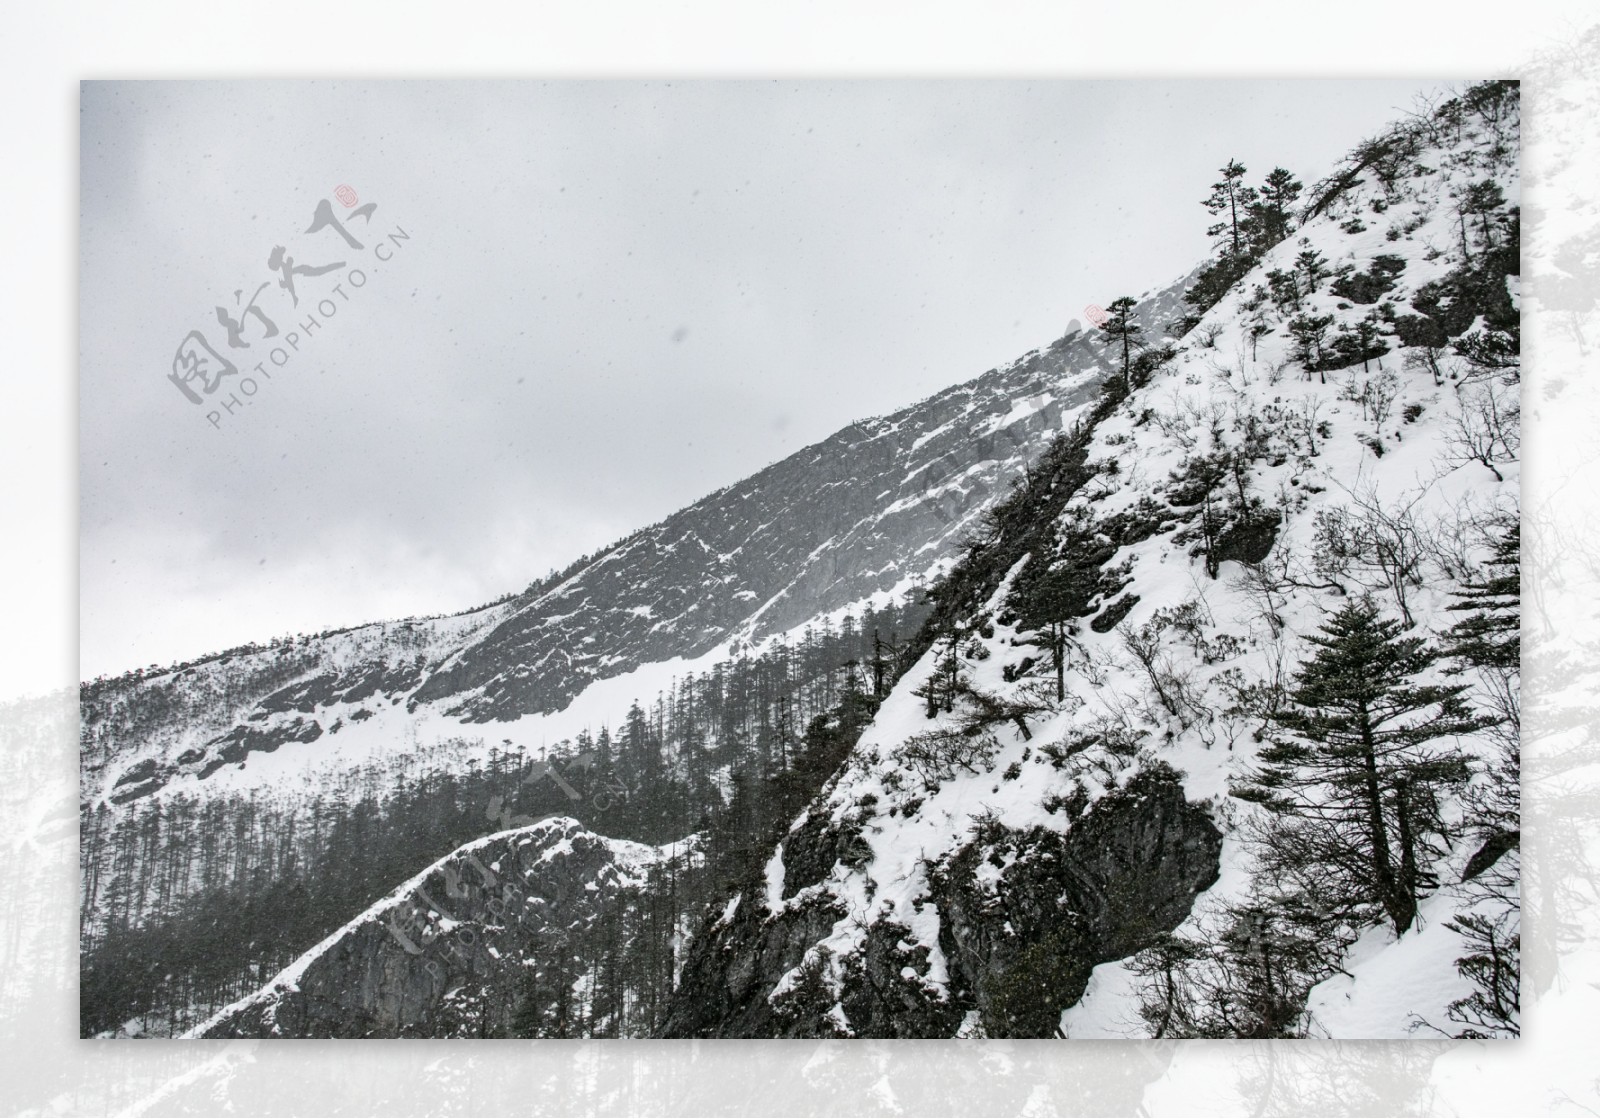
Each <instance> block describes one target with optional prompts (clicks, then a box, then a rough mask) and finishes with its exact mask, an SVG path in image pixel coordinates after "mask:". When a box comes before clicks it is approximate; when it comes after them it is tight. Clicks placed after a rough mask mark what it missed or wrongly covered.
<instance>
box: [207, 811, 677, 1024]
mask: <svg viewBox="0 0 1600 1119" xmlns="http://www.w3.org/2000/svg"><path fill="white" fill-rule="evenodd" d="M654 857H655V852H654V850H653V849H652V848H647V847H643V846H641V845H639V844H631V843H621V842H618V841H616V840H610V839H605V838H603V837H601V836H598V835H595V834H594V833H593V832H590V831H588V830H587V829H585V828H584V827H583V826H582V825H581V824H579V823H578V822H577V821H576V820H572V819H568V818H564V817H563V818H555V819H549V820H544V821H541V822H540V823H537V824H534V825H532V826H530V827H526V828H521V829H518V830H517V831H512V832H503V833H501V834H499V835H495V836H491V837H489V838H487V839H484V840H479V841H476V842H474V843H472V844H469V845H467V846H466V847H464V848H462V849H460V850H458V851H456V852H455V853H454V854H452V855H451V856H450V857H449V858H447V859H444V860H442V861H441V862H439V863H437V864H435V865H434V866H433V867H431V868H429V869H428V870H427V871H426V872H424V873H423V874H422V875H420V876H419V877H418V878H416V879H414V880H413V881H412V882H410V883H408V884H407V885H406V886H405V887H403V888H402V889H400V890H398V891H396V893H395V894H393V895H391V896H390V897H389V898H388V899H386V900H385V901H383V902H380V903H378V904H377V905H375V906H373V907H372V908H371V909H369V910H368V911H367V912H366V913H365V914H363V915H362V916H361V917H359V918H358V919H357V920H355V921H354V922H352V923H351V924H350V925H348V926H346V927H345V928H344V929H342V930H340V932H338V933H336V934H334V935H333V936H332V937H330V938H329V939H328V940H327V941H324V942H323V943H322V944H321V945H319V946H317V947H316V948H314V949H312V951H311V952H310V953H308V954H307V955H306V956H303V957H301V959H300V960H299V961H297V962H296V963H295V964H294V965H293V966H292V967H291V968H290V969H288V970H287V971H286V972H285V973H284V974H283V975H280V976H279V977H278V978H276V979H274V980H273V981H272V982H271V983H269V984H268V985H267V986H266V987H264V988H262V989H261V990H260V991H258V992H257V993H256V994H254V995H251V996H249V997H248V998H246V999H244V1000H242V1001H240V1002H238V1003H235V1004H234V1005H233V1006H231V1007H228V1008H227V1009H225V1010H223V1011H222V1012H220V1013H219V1014H218V1015H216V1016H214V1017H213V1018H212V1020H211V1021H209V1022H207V1023H205V1024H203V1025H201V1026H200V1027H198V1028H197V1029H196V1030H195V1032H194V1036H199V1037H208V1038H222V1037H499V1036H505V1035H506V1033H507V1032H508V1030H510V1028H511V1026H512V1023H513V1020H514V1018H515V1016H516V1014H517V1012H518V1011H519V1009H522V1010H524V1011H525V1010H526V1008H525V1007H524V1006H523V999H524V994H523V992H524V990H525V983H524V982H523V979H524V976H525V975H526V974H528V973H529V971H530V970H532V971H535V972H536V971H538V970H539V969H540V968H544V967H550V966H552V960H553V959H554V956H553V953H555V952H557V951H559V950H560V946H562V945H565V944H570V943H573V942H577V941H581V940H583V939H584V938H585V936H586V935H587V934H588V933H589V932H590V930H591V929H592V928H593V927H594V926H595V924H596V923H597V922H598V921H599V920H601V919H602V918H603V916H604V915H605V914H606V912H607V911H608V910H610V911H613V912H614V911H615V909H616V907H617V905H618V904H619V903H620V904H625V903H626V901H627V898H628V897H629V896H631V895H634V894H636V893H637V891H638V890H639V889H640V887H641V884H642V872H643V871H644V869H645V868H646V867H647V866H648V865H649V863H650V862H651V861H653V859H654Z"/></svg>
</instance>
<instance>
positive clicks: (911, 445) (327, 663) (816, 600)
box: [82, 282, 1183, 801]
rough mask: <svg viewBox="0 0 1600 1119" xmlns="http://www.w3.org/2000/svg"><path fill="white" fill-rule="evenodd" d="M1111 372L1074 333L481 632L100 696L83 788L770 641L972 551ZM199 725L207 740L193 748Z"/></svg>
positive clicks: (281, 658) (468, 715)
mask: <svg viewBox="0 0 1600 1119" xmlns="http://www.w3.org/2000/svg"><path fill="white" fill-rule="evenodd" d="M1182 288H1183V285H1182V283H1181V282H1180V283H1179V284H1174V285H1172V286H1171V287H1169V288H1166V289H1163V290H1162V291H1160V292H1157V293H1156V294H1154V295H1152V296H1151V297H1150V298H1149V299H1147V300H1146V301H1145V302H1144V303H1143V304H1142V305H1141V310H1140V311H1139V315H1140V318H1141V321H1143V322H1147V323H1152V324H1158V323H1166V322H1169V321H1171V320H1172V319H1174V318H1175V317H1176V316H1177V315H1178V314H1179V313H1180V312H1181V310H1182V307H1183V305H1182ZM1103 365H1105V366H1109V362H1107V361H1106V360H1105V359H1104V353H1103V343H1102V340H1101V339H1100V336H1099V334H1098V332H1094V331H1091V332H1089V333H1088V334H1082V333H1079V334H1073V335H1069V336H1067V337H1066V338H1063V339H1061V340H1060V341H1058V342H1056V343H1055V344H1053V345H1051V346H1050V347H1048V348H1047V349H1044V350H1041V351H1036V352H1034V353H1031V354H1028V355H1026V356H1024V357H1023V358H1021V359H1020V360H1018V361H1015V362H1013V363H1011V364H1010V365H1007V366H1004V367H1002V368H999V369H994V370H990V371H989V372H988V373H985V374H984V375H983V376H981V377H978V378H977V379H975V380H973V381H969V382H967V383H966V384H963V385H958V386H956V387H954V388H951V389H948V390H946V391H944V392H941V393H938V394H936V395H934V396H932V397H929V398H928V399H927V400H924V401H921V402H919V403H917V404H914V405H911V406H910V407H908V408H905V409H902V410H901V411H899V412H896V413H894V414H893V415H890V416H887V417H883V418H879V419H873V420H866V421H863V422H860V423H855V424H851V425H850V426H848V427H846V428H844V429H843V430H841V431H839V432H837V433H836V434H834V435H833V436H831V437H830V438H828V439H826V440H824V441H823V442H821V443H817V444H815V445H813V446H810V447H807V448H805V449H804V450H801V451H798V452H796V453H795V454H793V455H790V456H789V457H788V458H786V459H784V460H782V461H781V462H778V463H775V464H773V465H772V466H769V467H767V468H766V469H765V470H762V471H760V472H759V473H757V474H754V475H752V476H751V477H749V478H747V479H745V480H744V481H742V482H739V483H737V484H735V485H732V486H729V487H727V488H725V489H722V490H719V491H718V492H716V493H713V494H711V495H710V496H709V497H706V498H705V499H703V500H701V501H699V502H696V503H695V504H694V505H691V506H689V507H688V508H686V509H683V510H681V511H680V512H678V513H675V514H673V515H672V516H670V517H668V518H666V519H665V520H663V521H661V522H660V523H658V524H655V525H652V526H650V527H648V528H645V529H643V530H641V531H639V532H637V533H635V534H634V535H632V536H631V537H629V538H627V539H626V540H623V541H621V542H620V543H618V544H617V545H615V546H614V547H612V548H610V549H608V550H606V551H604V552H602V553H600V554H598V555H596V556H594V557H593V558H591V559H589V560H588V561H586V562H585V563H584V564H583V565H582V566H580V567H579V568H578V569H577V570H575V571H573V572H572V573H571V574H570V575H569V576H568V577H567V578H566V579H565V580H564V581H563V582H561V583H560V584H558V585H556V586H553V587H544V586H538V587H534V588H531V589H530V590H529V591H528V592H526V593H524V594H523V595H522V596H520V597H519V598H517V599H513V600H511V601H510V602H508V603H506V604H504V605H502V606H499V607H495V608H492V609H489V610H484V611H480V612H474V614H475V615H477V616H479V617H481V619H482V621H481V622H478V623H475V622H473V621H472V619H471V618H469V616H467V615H462V616H458V617H455V618H446V619H439V620H432V621H416V622H399V623H385V624H383V625H378V626H367V627H361V628H359V629H356V630H351V631H345V632H342V633H337V634H332V635H328V636H326V637H322V638H315V639H311V640H309V641H303V642H298V643H295V644H294V645H293V646H292V647H272V648H268V649H261V650H254V651H245V652H238V653H235V654H232V655H228V656H222V657H218V658H212V659H211V660H208V661H205V662H201V663H199V664H197V665H194V666H190V667H187V668H184V669H181V670H176V671H172V672H167V673H160V672H157V673H152V674H148V675H146V676H145V677H143V678H142V679H134V680H129V681H118V682H105V683H96V684H92V685H89V686H86V688H85V690H84V693H83V695H84V698H83V701H82V708H83V728H84V729H83V745H84V750H83V776H84V782H85V786H86V787H85V789H84V795H85V797H87V798H89V799H91V800H92V799H95V798H96V797H99V796H106V795H109V793H110V791H111V789H112V788H113V786H114V785H115V783H116V782H118V781H121V780H122V779H123V778H124V777H126V776H127V775H128V774H129V773H130V772H131V771H132V767H133V766H135V765H138V764H142V763H143V762H144V761H145V760H146V759H147V758H149V757H151V756H153V755H155V754H157V753H160V752H161V751H162V749H163V745H162V744H163V743H166V742H173V741H178V740H179V739H180V738H184V737H187V738H188V739H189V740H190V741H191V742H194V741H195V740H197V739H198V741H200V742H203V743H206V744H207V745H208V749H207V751H206V754H205V756H204V757H201V758H198V759H191V761H190V762H189V763H184V765H179V764H178V763H177V762H176V759H175V758H170V757H165V756H163V757H162V758H161V760H160V764H159V766H158V770H157V771H156V772H153V773H151V774H147V775H145V776H143V777H140V778H137V779H130V780H128V781H127V783H126V784H123V785H122V786H121V787H120V788H118V789H117V797H118V798H119V799H121V800H124V801H125V800H129V799H135V798H137V797H139V796H143V795H147V794H148V793H150V792H153V791H155V790H156V789H159V788H161V787H162V786H163V785H164V784H165V783H166V782H167V781H168V780H170V779H171V777H172V775H174V774H175V773H178V772H198V773H205V774H209V773H211V772H214V771H215V769H217V768H219V767H220V765H225V764H230V763H237V762H238V761H240V760H242V758H243V756H244V755H246V754H248V753H250V752H252V751H255V750H269V749H272V748H275V746H277V745H281V744H282V743H283V742H285V741H291V740H293V741H310V739H309V738H306V737H303V736H304V735H306V734H309V733H310V732H309V730H308V729H307V727H308V726H311V725H315V726H318V727H320V731H319V733H323V732H331V731H332V730H333V729H334V724H335V722H336V720H337V719H338V718H340V717H349V718H360V717H363V716H362V712H351V711H350V708H351V706H352V705H355V704H365V705H366V706H367V707H369V708H370V707H374V706H376V705H379V704H394V703H400V702H405V703H407V704H408V705H409V706H410V707H411V708H413V709H414V708H416V707H418V706H420V705H423V704H428V705H433V706H434V707H435V708H436V709H439V710H443V711H446V712H449V713H452V714H454V715H456V716H457V717H458V718H461V719H463V720H465V721H467V722H484V721H489V720H497V719H514V718H516V717H518V716H520V715H523V714H528V713H534V712H548V711H557V710H560V709H561V708H563V707H565V706H566V705H567V704H568V703H569V702H570V701H571V700H572V698H573V697H574V696H576V695H577V694H578V693H579V692H581V691H582V690H583V689H584V688H585V687H587V686H588V685H589V684H590V683H592V682H594V681H596V680H599V679H604V678H607V677H611V676H617V675H620V674H622V673H625V672H629V671H631V670H633V669H634V668H637V667H638V666H639V665H641V664H646V663H650V662H656V661H662V660H668V659H670V658H673V657H679V656H683V657H692V656H695V655H698V654H701V653H704V652H706V651H708V650H710V649H712V648H715V647H716V646H717V645H718V644H720V643H722V642H724V641H726V640H728V639H729V638H730V637H734V636H738V635H745V636H747V637H750V638H760V637H763V636H766V635H768V634H771V633H774V632H778V631H781V630H784V629H787V628H789V627H792V626H794V625H798V624H800V623H803V622H805V621H806V620H808V619H810V618H813V617H816V616H817V615H818V614H820V613H823V612H826V611H830V610H834V609H838V608H839V607H842V606H845V605H848V604H849V603H852V602H856V601H859V600H860V599H862V598H864V597H865V596H867V595H869V594H872V593H874V592H878V591H883V590H887V589H889V588H891V587H893V586H895V585H896V584H897V583H899V582H900V581H901V580H902V579H903V578H905V577H907V576H909V575H912V574H916V573H920V572H922V571H925V570H926V569H927V568H928V567H929V566H930V565H932V564H933V563H935V562H937V561H939V560H941V559H947V558H950V557H953V556H954V555H956V554H957V553H958V552H959V551H960V549H961V546H962V542H963V540H964V539H965V534H966V532H967V530H968V529H969V528H970V526H971V522H972V519H973V518H974V517H975V516H976V515H977V514H978V513H980V512H981V511H982V509H983V508H985V507H986V506H987V505H989V504H990V503H991V502H992V501H993V500H994V499H995V498H996V497H997V496H998V495H999V494H1001V493H1003V492H1004V491H1005V490H1006V488H1007V487H1008V486H1009V485H1010V483H1011V480H1012V479H1013V478H1015V477H1016V476H1017V475H1018V473H1019V472H1020V471H1021V469H1022V465H1023V463H1024V462H1026V461H1028V460H1030V459H1033V458H1036V457H1037V456H1038V454H1039V453H1040V451H1041V450H1042V448H1043V447H1044V446H1045V445H1046V443H1047V442H1048V441H1049V440H1050V438H1051V437H1052V436H1053V435H1054V434H1055V433H1056V432H1058V431H1059V430H1060V427H1061V421H1062V416H1063V414H1064V413H1065V412H1067V411H1070V410H1071V409H1073V408H1076V407H1077V406H1079V405H1081V404H1083V403H1084V402H1086V401H1088V400H1090V399H1092V398H1093V397H1094V396H1095V395H1096V394H1097V393H1098V391H1099V383H1100V380H1101V376H1102V366H1103ZM295 717H299V718H303V719H305V720H306V722H305V723H299V724H297V723H295V721H294V718H295ZM247 726H259V727H261V728H262V730H263V734H262V735H252V734H248V733H246V732H245V729H244V728H245V727H247ZM198 727H206V728H209V729H208V730H206V731H205V733H204V735H203V736H200V735H195V734H194V733H193V732H194V730H195V729H196V728H198ZM286 727H293V730H292V731H289V732H287V733H289V734H292V735H293V736H295V737H292V738H290V737H284V735H285V733H286V732H285V730H284V728H286ZM190 748H192V747H190ZM224 755H226V757H224ZM185 766H187V767H188V768H185Z"/></svg>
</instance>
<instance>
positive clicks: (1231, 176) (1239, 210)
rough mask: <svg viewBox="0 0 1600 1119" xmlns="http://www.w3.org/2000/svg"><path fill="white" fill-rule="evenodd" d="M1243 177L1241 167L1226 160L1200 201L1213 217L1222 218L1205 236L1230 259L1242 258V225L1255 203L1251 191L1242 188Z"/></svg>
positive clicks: (1232, 160) (1251, 188)
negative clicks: (1218, 246)
mask: <svg viewBox="0 0 1600 1119" xmlns="http://www.w3.org/2000/svg"><path fill="white" fill-rule="evenodd" d="M1244 173H1245V168H1244V165H1243V164H1241V163H1240V162H1239V161H1238V160H1237V159H1230V160H1228V165H1227V166H1226V167H1223V168H1222V178H1221V180H1220V181H1218V182H1215V183H1212V184H1211V193H1210V194H1209V195H1207V196H1206V197H1205V198H1204V199H1203V200H1202V201H1201V205H1202V206H1204V207H1205V208H1206V209H1207V210H1209V211H1210V212H1211V213H1212V214H1213V215H1214V216H1220V217H1221V218H1222V220H1221V221H1219V222H1217V223H1216V224H1215V225H1213V226H1211V228H1209V229H1207V230H1206V233H1207V234H1208V235H1209V236H1212V237H1216V238H1218V239H1219V244H1220V246H1221V248H1222V249H1223V252H1224V253H1225V254H1226V255H1228V256H1232V257H1242V256H1243V255H1244V248H1245V240H1244V229H1245V222H1246V220H1247V219H1248V217H1249V213H1250V207H1251V206H1252V205H1253V204H1254V203H1255V201H1256V191H1255V189H1254V188H1253V187H1247V186H1245V185H1244Z"/></svg>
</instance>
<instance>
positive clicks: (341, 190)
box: [333, 183, 361, 210]
mask: <svg viewBox="0 0 1600 1119" xmlns="http://www.w3.org/2000/svg"><path fill="white" fill-rule="evenodd" d="M333 196H334V197H335V198H337V199H338V200H339V201H340V202H343V203H344V208H345V209H347V210H348V209H349V208H350V207H351V206H354V205H355V204H356V203H357V202H359V201H361V200H360V199H359V198H357V197H356V191H355V188H354V187H351V186H345V185H344V184H343V183H340V184H339V186H337V187H336V188H334V192H333Z"/></svg>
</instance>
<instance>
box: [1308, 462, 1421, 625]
mask: <svg viewBox="0 0 1600 1119" xmlns="http://www.w3.org/2000/svg"><path fill="white" fill-rule="evenodd" d="M1352 496H1353V499H1354V500H1353V501H1352V503H1351V505H1349V506H1348V507H1341V508H1335V509H1323V510H1319V511H1318V512H1317V515H1316V529H1315V532H1316V549H1315V558H1314V561H1313V563H1314V566H1315V567H1316V569H1317V572H1318V574H1319V575H1322V576H1323V577H1324V578H1326V579H1328V580H1329V581H1330V582H1334V583H1339V582H1341V581H1342V580H1344V579H1347V578H1348V579H1352V580H1354V581H1355V582H1356V583H1358V584H1359V585H1360V586H1361V587H1363V588H1364V589H1365V590H1368V591H1377V590H1387V591H1388V592H1389V593H1390V594H1391V595H1393V597H1394V601H1395V606H1396V607H1398V608H1399V610H1400V615H1401V617H1402V618H1403V619H1404V620H1405V624H1406V625H1407V626H1412V625H1415V624H1416V619H1414V618H1413V617H1412V616H1411V605H1410V603H1411V593H1412V591H1413V590H1415V589H1416V588H1418V587H1420V586H1421V585H1422V575H1423V570H1424V563H1425V562H1426V560H1427V557H1428V535H1427V533H1425V532H1424V530H1423V527H1422V526H1421V524H1420V523H1419V522H1418V520H1417V517H1416V513H1415V510H1416V507H1417V505H1418V503H1419V502H1420V501H1421V500H1422V493H1421V492H1418V493H1416V494H1414V495H1412V496H1411V497H1410V498H1409V499H1407V500H1405V501H1402V502H1400V503H1398V504H1396V505H1394V506H1392V507H1390V506H1385V505H1384V504H1383V502H1382V501H1380V500H1379V499H1378V496H1377V494H1376V492H1374V491H1372V490H1368V491H1365V492H1363V493H1360V494H1354V495H1352Z"/></svg>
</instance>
